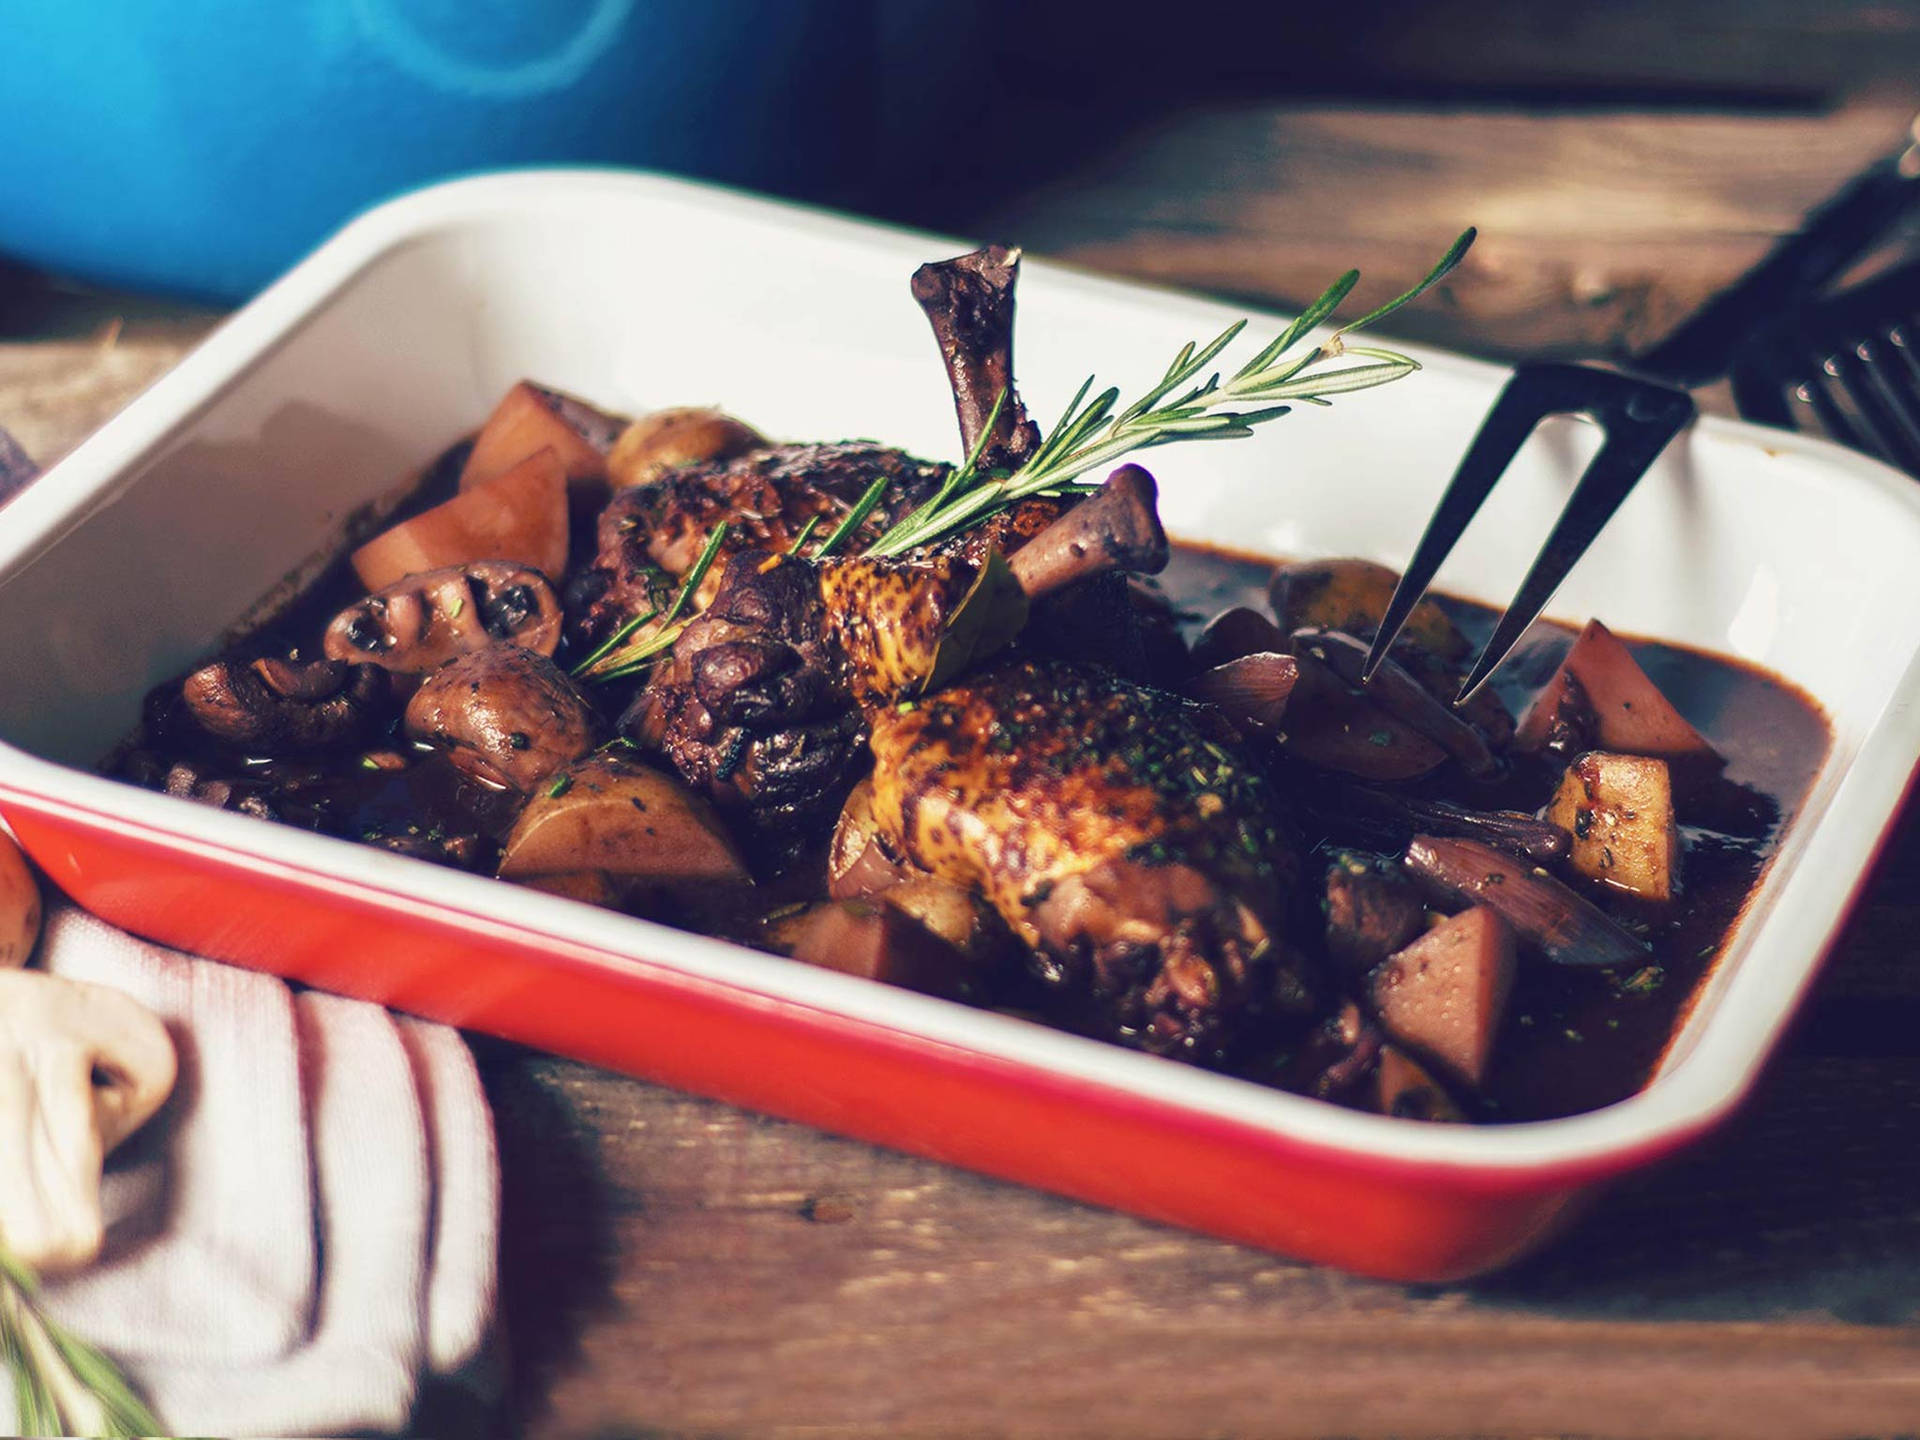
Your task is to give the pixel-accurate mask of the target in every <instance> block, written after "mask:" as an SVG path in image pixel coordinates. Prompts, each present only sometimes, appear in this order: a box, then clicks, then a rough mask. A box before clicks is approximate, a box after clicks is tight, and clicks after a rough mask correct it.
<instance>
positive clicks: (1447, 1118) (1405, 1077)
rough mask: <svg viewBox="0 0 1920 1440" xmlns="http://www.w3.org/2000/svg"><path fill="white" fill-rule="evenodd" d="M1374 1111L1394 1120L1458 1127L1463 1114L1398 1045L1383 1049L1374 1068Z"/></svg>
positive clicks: (1443, 1089)
mask: <svg viewBox="0 0 1920 1440" xmlns="http://www.w3.org/2000/svg"><path fill="white" fill-rule="evenodd" d="M1373 1085H1374V1099H1373V1103H1374V1108H1375V1109H1376V1110H1378V1111H1379V1112H1380V1113H1381V1114H1382V1115H1391V1116H1393V1117H1394V1118H1395V1119H1397V1120H1431V1121H1435V1122H1437V1123H1446V1124H1456V1125H1457V1124H1461V1123H1464V1122H1465V1120H1466V1118H1467V1117H1466V1115H1465V1113H1464V1112H1463V1111H1462V1110H1461V1109H1460V1106H1459V1104H1458V1103H1457V1102H1455V1100H1454V1098H1453V1097H1452V1096H1451V1095H1449V1094H1448V1093H1447V1087H1446V1086H1444V1085H1442V1084H1441V1083H1440V1082H1439V1081H1438V1080H1436V1079H1434V1078H1433V1076H1432V1075H1431V1074H1429V1073H1428V1071H1427V1069H1426V1067H1425V1066H1423V1065H1422V1064H1421V1063H1420V1062H1419V1061H1418V1060H1415V1059H1414V1058H1413V1057H1412V1056H1411V1055H1409V1054H1407V1052H1406V1051H1404V1050H1402V1049H1400V1047H1399V1046H1397V1045H1382V1046H1381V1047H1380V1060H1379V1063H1378V1064H1377V1065H1376V1066H1375V1067H1374V1072H1373Z"/></svg>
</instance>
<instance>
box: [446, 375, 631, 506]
mask: <svg viewBox="0 0 1920 1440" xmlns="http://www.w3.org/2000/svg"><path fill="white" fill-rule="evenodd" d="M626 423H627V422H626V420H625V418H624V417H622V416H619V415H609V414H608V413H607V412H606V411H604V410H601V409H599V408H598V407H597V406H594V405H589V404H588V403H587V402H586V401H585V400H582V399H579V398H578V397H576V396H573V395H567V394H563V393H562V392H561V391H558V390H549V389H547V388H546V387H545V386H542V385H534V384H532V383H530V382H528V381H525V380H522V381H521V382H520V383H519V384H517V385H515V386H514V387H513V388H512V389H511V390H509V391H507V393H506V394H505V395H504V396H502V397H501V399H500V403H499V404H498V405H496V406H495V407H494V410H493V414H491V415H490V416H488V417H487V423H486V424H485V425H483V426H482V427H481V428H480V433H479V434H478V435H476V436H475V437H474V441H473V450H472V451H471V452H470V453H469V454H468V456H467V463H466V468H465V469H463V470H462V471H461V472H460V488H461V489H462V490H471V489H473V488H475V487H476V486H479V485H485V484H486V483H487V482H488V481H490V480H495V479H498V478H499V477H500V476H502V475H504V474H506V473H507V472H508V471H509V470H511V469H513V468H514V466H516V465H518V464H520V463H521V462H522V461H523V460H525V459H527V458H528V457H529V456H531V455H536V454H538V453H539V452H540V451H542V450H552V451H553V453H554V455H555V457H556V458H557V459H558V460H559V462H560V465H561V468H562V469H563V470H565V471H566V476H567V488H568V489H569V490H570V491H572V492H574V494H575V495H576V496H577V497H578V498H581V499H583V500H584V499H591V498H593V497H595V496H597V497H598V498H599V499H600V500H602V501H603V502H604V500H605V499H606V488H607V487H606V480H607V452H608V451H609V450H610V449H611V448H612V446H613V443H614V440H615V437H617V436H618V435H619V434H620V432H621V431H622V430H623V429H624V428H625V426H626Z"/></svg>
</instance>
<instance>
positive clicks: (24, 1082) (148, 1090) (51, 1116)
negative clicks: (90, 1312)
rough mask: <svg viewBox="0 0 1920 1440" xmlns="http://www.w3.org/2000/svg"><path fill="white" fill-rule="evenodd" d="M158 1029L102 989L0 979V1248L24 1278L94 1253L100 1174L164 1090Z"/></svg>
mask: <svg viewBox="0 0 1920 1440" xmlns="http://www.w3.org/2000/svg"><path fill="white" fill-rule="evenodd" d="M174 1073H175V1057H174V1051H173V1042H172V1040H170V1039H169V1038H168V1036H167V1031H166V1027H165V1026H164V1025H162V1024H161V1023H160V1021H159V1020H158V1019H156V1018H155V1017H154V1016H153V1014H152V1013H151V1012H149V1011H148V1010H146V1009H145V1008H144V1007H143V1006H141V1005H140V1004H139V1003H138V1002H136V1001H134V1000H132V999H130V998H128V997H127V996H126V995H123V994H121V993H120V992H119V991H118V990H114V989H111V988H109V987H107V986H104V985H91V984H87V983H85V982H83V981H79V980H67V979H64V978H62V977H60V976H56V975H47V974H43V973H42V972H40V971H38V970H6V971H0V1155H4V1156H6V1157H7V1158H6V1163H5V1164H0V1247H4V1248H5V1249H6V1251H7V1253H9V1254H10V1255H12V1256H13V1257H14V1258H15V1259H17V1260H20V1261H22V1262H24V1263H26V1264H28V1265H30V1266H32V1267H33V1268H34V1269H36V1270H40V1271H46V1272H52V1271H60V1270H70V1269H74V1268H76V1267H78V1266H81V1265H85V1264H87V1263H88V1262H89V1261H91V1260H92V1259H93V1258H94V1257H95V1256H97V1255H98V1254H99V1253H100V1246H101V1243H102V1240H103V1237H104V1221H103V1217H102V1214H101V1205H100V1169H101V1165H102V1163H103V1162H104V1160H105V1158H106V1156H107V1154H108V1152H110V1151H111V1150H112V1149H113V1148H114V1147H115V1146H116V1145H118V1144H119V1143H120V1142H121V1141H122V1140H124V1139H126V1138H127V1136H129V1135H131V1134H132V1133H133V1132H134V1131H135V1130H137V1129H139V1128H140V1126H142V1125H143V1124H145V1123H146V1122H147V1121H148V1120H149V1119H150V1118H151V1117H152V1116H153V1113H154V1112H155V1111H156V1110H158V1109H159V1108H160V1106H161V1104H162V1103H163V1102H164V1101H165V1100H166V1098H167V1096H168V1094H169V1093H171V1091H172V1089H173V1081H174Z"/></svg>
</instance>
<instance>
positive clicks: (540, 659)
mask: <svg viewBox="0 0 1920 1440" xmlns="http://www.w3.org/2000/svg"><path fill="white" fill-rule="evenodd" d="M375 673H376V674H377V673H379V672H377V671H376V672H375ZM406 727H407V734H409V735H410V736H412V737H413V738H414V739H416V740H421V741H425V742H426V743H428V744H430V745H438V746H440V747H442V748H444V749H445V750H446V752H447V758H448V759H450V760H452V762H453V763H454V765H455V766H457V767H458V768H459V769H461V770H464V771H465V772H466V773H467V774H469V775H475V776H478V777H479V778H480V779H482V780H486V781H490V782H492V783H493V784H496V785H504V786H506V787H507V788H508V789H511V790H518V791H520V792H521V793H522V794H523V795H524V794H531V793H532V792H533V790H534V789H535V788H536V787H538V786H539V784H540V783H541V782H542V781H543V780H546V779H548V778H549V777H551V776H552V775H553V774H554V773H555V772H557V771H558V770H559V769H560V768H561V767H562V766H564V765H566V764H568V763H569V762H571V761H574V760H577V759H579V758H580V757H581V756H582V755H585V754H586V753H587V752H588V751H589V750H591V749H593V745H594V728H595V719H594V713H593V706H592V705H591V704H589V703H588V701H587V697H586V696H584V695H582V694H581V693H580V689H579V687H578V686H576V685H575V684H574V683H573V681H572V680H570V679H568V678H567V674H566V672H565V671H564V670H562V669H561V668H560V667H559V666H557V665H555V664H554V663H553V662H552V661H551V660H549V659H547V657H546V656H544V655H536V654H534V653H533V651H531V650H522V649H521V648H520V647H519V646H518V645H496V646H493V647H492V648H490V649H486V650H476V651H474V652H473V653H472V654H470V655H462V656H460V657H459V658H458V659H456V660H453V661H451V662H450V663H448V664H446V665H444V666H442V667H441V668H440V669H438V670H436V671H434V672H433V673H432V674H431V675H429V676H427V678H426V679H425V680H424V681H422V682H421V685H420V688H419V690H418V691H416V692H415V694H414V697H413V699H411V700H409V701H408V702H407V711H406Z"/></svg>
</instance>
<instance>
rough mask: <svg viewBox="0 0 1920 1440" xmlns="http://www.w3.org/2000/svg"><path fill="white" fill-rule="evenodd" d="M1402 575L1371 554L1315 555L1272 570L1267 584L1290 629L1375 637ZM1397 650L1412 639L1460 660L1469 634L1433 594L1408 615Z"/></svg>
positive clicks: (1285, 626) (1417, 644) (1283, 626)
mask: <svg viewBox="0 0 1920 1440" xmlns="http://www.w3.org/2000/svg"><path fill="white" fill-rule="evenodd" d="M1399 583H1400V576H1399V575H1398V574H1397V573H1396V572H1394V571H1392V570H1389V569H1388V568H1387V567H1386V566H1384V565H1376V564H1374V563H1373V562H1372V561H1371V560H1311V561H1298V562H1289V563H1287V564H1285V565H1282V566H1280V567H1279V568H1278V569H1276V570H1275V571H1274V572H1273V579H1272V581H1271V582H1270V583H1269V585H1268V588H1267V594H1268V598H1269V599H1270V600H1271V601H1272V602H1273V613H1274V614H1275V615H1277V616H1279V617H1280V628H1281V630H1283V631H1285V632H1287V633H1289V634H1291V633H1292V632H1293V631H1295V630H1298V629H1299V628H1300V627H1301V626H1303V625H1317V626H1320V627H1322V628H1323V629H1327V630H1344V631H1346V632H1347V633H1348V634H1349V635H1359V636H1362V637H1363V638H1366V639H1369V640H1370V639H1372V638H1373V636H1374V635H1375V634H1376V633H1378V631H1379V629H1380V617H1381V616H1383V615H1385V614H1386V613H1387V602H1389V601H1390V600H1392V599H1393V592H1394V588H1395V587H1396V586H1397V585H1399ZM1400 635H1401V639H1400V640H1399V641H1398V642H1396V645H1395V649H1396V652H1397V651H1398V648H1399V646H1400V645H1402V644H1406V643H1409V642H1411V644H1412V645H1414V646H1415V647H1416V648H1418V649H1420V650H1424V651H1425V652H1427V654H1429V655H1431V656H1434V657H1435V658H1436V659H1439V660H1443V661H1447V662H1448V663H1456V662H1458V661H1461V660H1464V659H1465V658H1466V657H1467V640H1466V637H1465V636H1464V635H1462V634H1461V633H1460V627H1459V626H1457V625H1455V624H1454V623H1453V621H1452V619H1451V618H1449V617H1448V615H1447V612H1446V611H1445V610H1443V609H1441V608H1440V606H1439V605H1438V604H1437V603H1435V602H1434V601H1432V600H1422V601H1421V602H1420V603H1419V604H1418V605H1416V606H1414V607H1413V613H1412V614H1411V615H1410V616H1408V617H1407V624H1406V628H1405V629H1403V630H1402V631H1401V632H1400Z"/></svg>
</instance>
